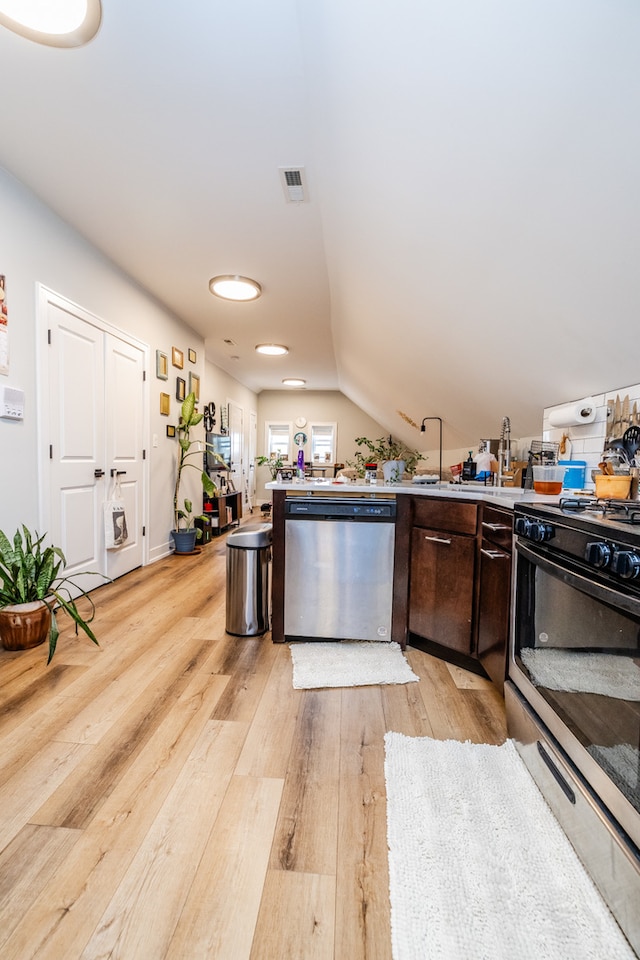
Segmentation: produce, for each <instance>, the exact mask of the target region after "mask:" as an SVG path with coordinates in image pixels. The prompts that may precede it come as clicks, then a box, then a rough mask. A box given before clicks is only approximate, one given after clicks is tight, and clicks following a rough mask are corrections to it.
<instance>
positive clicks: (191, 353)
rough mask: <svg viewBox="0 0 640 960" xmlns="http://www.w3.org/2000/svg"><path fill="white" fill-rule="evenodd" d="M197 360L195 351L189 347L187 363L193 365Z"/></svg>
mask: <svg viewBox="0 0 640 960" xmlns="http://www.w3.org/2000/svg"><path fill="white" fill-rule="evenodd" d="M197 359H198V358H197V356H196V352H195V350H192V349H191V347H189V363H195V362H196V360H197Z"/></svg>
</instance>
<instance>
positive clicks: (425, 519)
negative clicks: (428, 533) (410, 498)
mask: <svg viewBox="0 0 640 960" xmlns="http://www.w3.org/2000/svg"><path fill="white" fill-rule="evenodd" d="M413 522H414V524H415V525H416V526H419V527H432V528H434V527H435V528H436V529H438V530H449V531H451V532H452V533H468V534H471V535H472V536H473V535H474V534H475V533H476V530H477V528H478V505H477V504H476V503H468V502H467V503H462V502H461V501H460V500H440V499H438V498H436V497H434V498H433V500H430V499H428V498H427V497H424V498H422V497H415V498H414V513H413Z"/></svg>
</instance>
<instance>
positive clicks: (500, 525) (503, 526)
mask: <svg viewBox="0 0 640 960" xmlns="http://www.w3.org/2000/svg"><path fill="white" fill-rule="evenodd" d="M482 526H483V527H486V528H487V530H493V531H494V533H497V532H498V530H508V531H509V532H511V527H510V526H508V525H507V524H506V523H487V521H486V520H483V521H482Z"/></svg>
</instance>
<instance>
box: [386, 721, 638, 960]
mask: <svg viewBox="0 0 640 960" xmlns="http://www.w3.org/2000/svg"><path fill="white" fill-rule="evenodd" d="M385 747H386V759H385V774H386V779H387V838H388V843H389V875H390V888H391V929H392V943H393V957H394V960H633V958H634V957H635V954H634V953H633V951H632V950H631V948H630V947H629V945H628V943H627V941H626V939H625V938H624V936H623V935H622V933H621V931H620V929H619V927H618V926H617V924H616V922H615V921H614V919H613V917H612V916H611V914H610V913H609V911H608V909H607V907H606V905H605V904H604V902H603V900H602V899H601V897H600V895H599V894H598V892H597V890H596V888H595V886H594V885H593V883H592V882H591V880H590V879H589V877H588V875H587V873H586V872H585V870H584V869H583V867H582V865H581V864H580V861H579V860H578V858H577V856H576V854H575V853H574V851H573V848H572V846H571V844H570V843H569V841H568V840H567V838H566V836H565V834H564V833H563V831H562V829H561V827H560V825H559V824H558V822H557V821H556V819H555V817H554V816H553V814H552V813H551V811H550V810H549V808H548V806H547V804H546V803H545V801H544V799H543V797H542V794H541V793H540V792H539V790H538V788H537V787H536V785H535V783H534V781H533V779H532V778H531V776H530V775H529V772H528V771H527V769H526V767H525V766H524V764H523V762H522V760H521V759H520V757H519V755H518V753H517V751H516V749H515V747H514V745H513V743H512V742H511V741H507V743H506V744H504V745H503V746H501V747H494V746H488V745H486V744H483V745H477V744H472V743H458V742H455V741H451V740H447V741H438V740H431V739H429V738H417V737H406V736H404V735H403V734H400V733H388V734H387V735H386V737H385Z"/></svg>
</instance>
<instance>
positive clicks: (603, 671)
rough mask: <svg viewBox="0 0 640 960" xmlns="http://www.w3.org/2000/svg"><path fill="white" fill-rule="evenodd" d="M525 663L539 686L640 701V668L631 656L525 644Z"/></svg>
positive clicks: (534, 681) (522, 653)
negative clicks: (534, 646) (527, 645)
mask: <svg viewBox="0 0 640 960" xmlns="http://www.w3.org/2000/svg"><path fill="white" fill-rule="evenodd" d="M520 656H521V657H522V662H523V663H524V665H525V667H526V668H527V670H528V671H529V674H530V676H531V680H532V682H533V683H534V684H535V685H536V686H537V687H546V688H547V689H548V690H563V691H566V692H567V693H601V694H603V696H605V697H615V699H617V700H640V669H638V666H637V665H636V664H635V663H634V662H633V660H632V659H631V657H620V656H615V655H614V654H609V653H583V652H581V651H577V650H541V649H539V648H536V649H535V650H534V649H533V648H532V647H525V648H524V649H523V650H521V651H520Z"/></svg>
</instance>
